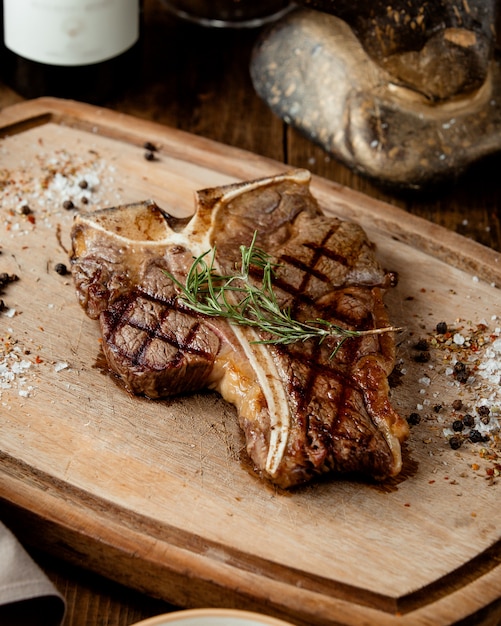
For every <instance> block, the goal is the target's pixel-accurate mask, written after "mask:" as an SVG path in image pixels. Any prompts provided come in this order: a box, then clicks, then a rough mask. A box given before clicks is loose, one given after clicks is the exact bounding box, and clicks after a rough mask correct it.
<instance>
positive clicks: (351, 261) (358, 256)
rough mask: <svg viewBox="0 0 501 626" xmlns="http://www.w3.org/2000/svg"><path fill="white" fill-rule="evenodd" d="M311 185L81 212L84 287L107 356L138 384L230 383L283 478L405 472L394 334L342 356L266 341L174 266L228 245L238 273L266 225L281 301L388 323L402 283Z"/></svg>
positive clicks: (358, 322)
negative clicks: (184, 216) (192, 296)
mask: <svg viewBox="0 0 501 626" xmlns="http://www.w3.org/2000/svg"><path fill="white" fill-rule="evenodd" d="M308 185H309V174H307V173H306V172H305V171H303V170H301V171H296V172H292V173H289V174H283V175H280V176H276V177H272V178H270V179H263V180H260V181H251V182H248V183H242V184H238V185H230V186H227V187H221V188H216V189H212V190H202V191H201V192H198V195H197V210H196V213H195V215H194V216H193V217H192V218H191V219H188V220H177V219H176V218H171V217H166V213H165V212H163V211H161V210H160V209H159V208H158V207H157V206H156V205H155V204H154V203H152V202H146V203H140V204H135V205H128V206H125V207H118V208H116V209H105V210H101V211H97V212H95V213H91V214H88V215H85V214H82V213H80V214H79V215H78V216H77V217H76V223H75V227H74V229H73V232H72V242H73V254H72V259H71V261H72V272H73V276H74V279H75V284H76V288H77V294H78V297H79V301H80V303H81V304H82V306H83V307H84V308H85V310H86V311H87V313H88V314H89V316H90V317H92V318H93V319H99V323H100V325H101V332H102V335H103V351H104V353H105V356H106V358H107V360H108V364H109V366H110V368H111V369H112V370H113V371H114V372H116V373H117V374H118V375H119V376H120V377H121V378H122V380H123V381H124V383H125V385H126V387H127V388H128V389H129V390H130V391H132V392H133V393H138V394H144V395H146V396H150V397H152V398H156V397H162V396H168V395H172V394H180V393H185V392H190V391H194V390H198V389H201V388H203V387H207V386H208V387H210V388H212V389H216V390H219V391H220V392H221V393H222V395H223V397H225V398H226V399H228V400H229V401H231V402H233V403H234V404H235V406H236V408H237V413H238V419H239V421H240V425H241V427H242V429H243V431H244V435H245V438H246V444H247V451H248V453H249V455H250V457H251V459H252V461H253V463H254V464H255V466H256V469H257V470H258V471H259V472H261V473H262V475H263V476H265V477H266V478H268V479H270V480H272V481H273V482H274V483H276V484H277V485H280V486H281V487H291V486H294V485H297V484H301V483H304V482H306V481H308V480H311V479H312V478H313V477H315V476H318V475H323V474H325V473H326V472H329V471H336V472H344V473H345V472H362V473H365V474H368V475H370V476H372V477H374V478H377V479H379V480H382V479H384V478H385V477H388V476H392V475H395V474H397V473H398V472H399V471H400V467H401V451H400V442H401V441H403V440H404V439H405V438H406V436H407V425H406V422H405V420H403V419H402V418H401V417H400V416H399V415H398V414H397V413H396V412H395V411H394V409H393V408H392V407H391V404H390V401H389V386H388V381H387V377H388V375H389V373H390V372H391V370H392V368H393V363H394V356H395V344H394V339H393V336H392V335H391V334H383V335H377V336H376V335H371V336H363V337H359V338H354V339H350V340H347V341H346V342H345V343H344V344H343V345H342V346H341V347H340V349H339V351H338V352H337V354H336V356H335V357H334V358H332V359H330V358H329V357H330V354H331V352H332V349H333V348H334V346H335V340H334V339H332V340H326V341H324V342H323V343H319V342H318V341H314V340H308V341H306V342H304V343H301V342H299V343H295V344H291V345H281V346H272V345H263V344H256V343H254V342H255V341H256V340H259V339H267V338H269V337H267V336H265V335H263V334H259V333H256V332H255V331H254V330H253V329H250V328H248V327H234V326H231V325H230V324H229V323H228V322H227V320H224V319H218V318H207V317H205V316H201V315H198V314H196V313H194V312H193V311H192V310H191V309H189V308H187V307H185V306H183V305H182V304H181V303H180V302H179V301H178V300H177V298H176V289H177V288H176V286H175V284H174V283H173V282H172V281H171V280H170V279H169V278H168V277H167V276H166V275H165V273H164V272H163V270H164V269H167V270H168V271H169V272H170V273H172V274H173V275H174V276H176V278H177V279H178V280H180V281H181V282H183V281H184V279H185V277H186V275H187V272H188V270H189V267H190V266H191V264H192V262H193V258H194V257H195V258H196V257H198V256H199V255H201V254H203V253H205V252H207V251H208V250H209V249H210V248H211V247H213V246H215V247H216V249H217V256H216V260H215V261H216V271H218V272H219V273H222V274H230V273H233V272H234V271H235V268H236V267H238V266H239V262H240V246H241V245H249V243H250V241H251V239H252V235H253V233H254V232H256V233H257V245H258V246H259V247H260V248H262V249H263V250H265V251H266V252H267V253H268V254H270V257H271V259H272V261H273V262H274V263H275V262H276V263H278V265H277V268H276V273H275V274H276V275H275V280H274V289H275V291H276V295H277V300H278V302H279V303H280V306H283V307H290V308H291V310H293V313H294V317H296V318H297V319H298V320H302V321H306V320H314V319H319V318H322V319H326V320H329V321H331V322H334V323H336V324H339V325H340V326H344V327H347V328H352V329H358V330H364V329H372V328H378V327H381V326H388V325H389V321H388V316H387V312H386V309H385V307H384V304H383V301H382V295H383V291H384V289H385V288H386V287H389V286H390V285H391V280H390V277H389V275H388V274H386V273H385V272H384V271H383V270H382V268H381V267H380V266H379V264H378V263H377V261H376V259H375V257H374V248H373V245H372V244H371V243H370V242H369V240H368V239H367V236H366V235H365V233H364V232H363V230H362V229H361V228H360V227H359V226H358V225H356V224H352V223H349V222H342V221H341V220H338V219H336V218H327V217H325V216H324V215H323V214H322V213H321V211H320V209H319V207H318V204H317V202H316V200H315V199H314V197H313V196H312V195H311V193H310V191H309V188H308ZM117 225H119V228H120V230H119V231H118V230H117ZM251 276H252V279H253V280H256V282H258V283H259V282H260V280H261V278H262V274H260V273H259V272H256V271H253V272H252V274H251Z"/></svg>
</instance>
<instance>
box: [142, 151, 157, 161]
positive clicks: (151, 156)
mask: <svg viewBox="0 0 501 626" xmlns="http://www.w3.org/2000/svg"><path fill="white" fill-rule="evenodd" d="M144 158H145V159H146V160H147V161H154V160H155V153H154V152H152V151H151V150H146V152H145V153H144Z"/></svg>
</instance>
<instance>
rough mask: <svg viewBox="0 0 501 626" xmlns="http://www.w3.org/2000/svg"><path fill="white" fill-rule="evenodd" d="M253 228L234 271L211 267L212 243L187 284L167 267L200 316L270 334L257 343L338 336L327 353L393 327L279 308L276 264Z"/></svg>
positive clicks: (198, 259) (197, 260)
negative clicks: (302, 316)
mask: <svg viewBox="0 0 501 626" xmlns="http://www.w3.org/2000/svg"><path fill="white" fill-rule="evenodd" d="M256 236H257V233H254V236H253V238H252V241H251V244H250V245H249V246H243V245H242V246H240V254H241V264H240V270H239V271H238V272H236V273H235V274H231V275H221V274H218V273H217V271H216V268H215V259H216V247H215V246H214V247H213V248H212V249H211V250H207V251H206V252H204V253H203V254H201V255H199V256H198V257H196V258H195V257H194V261H193V264H192V265H191V267H190V269H189V271H188V275H187V277H186V282H185V284H183V283H181V282H180V281H179V280H177V279H176V278H175V277H174V276H173V275H172V274H170V273H169V272H167V271H166V272H165V273H166V274H167V275H168V276H169V278H170V279H171V280H172V281H173V282H174V283H175V284H176V285H177V287H178V288H179V290H180V292H181V294H180V299H181V300H182V302H183V303H184V304H185V305H186V306H188V307H189V308H191V309H193V310H194V311H196V312H198V313H201V314H203V315H209V316H213V317H222V318H225V319H227V320H228V321H229V322H230V323H232V324H237V325H240V326H250V327H253V328H256V329H258V330H260V331H261V332H264V333H267V334H268V335H271V337H270V338H269V339H261V340H259V341H256V342H255V343H263V344H290V343H295V342H297V341H306V340H308V339H317V340H318V341H319V342H320V343H322V342H323V341H325V340H326V339H328V338H334V339H335V340H336V346H335V348H334V350H333V351H332V354H331V357H332V356H334V355H335V354H336V352H337V351H338V350H339V348H340V347H341V345H342V344H343V343H344V342H345V341H346V340H347V339H349V338H350V337H359V336H361V335H376V334H382V333H387V332H391V331H397V330H399V329H398V328H394V327H385V328H374V329H370V330H351V329H348V328H344V327H342V326H339V325H338V324H334V323H332V322H329V321H326V320H323V319H320V318H317V319H315V320H309V321H306V322H301V321H299V320H296V319H294V318H293V317H292V314H291V310H290V307H288V308H281V307H280V305H279V303H278V301H277V298H276V294H275V291H274V289H273V276H274V269H275V267H277V264H275V263H273V262H272V261H271V258H270V256H269V255H268V254H267V253H266V252H265V251H264V250H261V249H260V248H258V247H257V246H256ZM251 267H254V268H257V269H259V270H261V272H262V279H261V284H260V285H256V284H254V283H252V282H251V280H250V272H251Z"/></svg>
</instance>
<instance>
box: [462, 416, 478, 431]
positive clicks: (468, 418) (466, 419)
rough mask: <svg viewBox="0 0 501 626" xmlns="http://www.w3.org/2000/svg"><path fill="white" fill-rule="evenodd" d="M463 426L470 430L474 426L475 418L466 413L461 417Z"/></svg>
mask: <svg viewBox="0 0 501 626" xmlns="http://www.w3.org/2000/svg"><path fill="white" fill-rule="evenodd" d="M463 424H464V425H465V426H467V427H468V428H471V427H472V426H474V425H475V418H474V417H473V415H470V414H469V413H467V414H466V415H465V416H464V417H463Z"/></svg>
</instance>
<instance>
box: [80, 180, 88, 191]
mask: <svg viewBox="0 0 501 626" xmlns="http://www.w3.org/2000/svg"><path fill="white" fill-rule="evenodd" d="M78 186H79V187H80V189H87V187H88V186H89V183H88V182H87V181H86V180H85V179H84V180H81V181H80V182H79V183H78Z"/></svg>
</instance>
